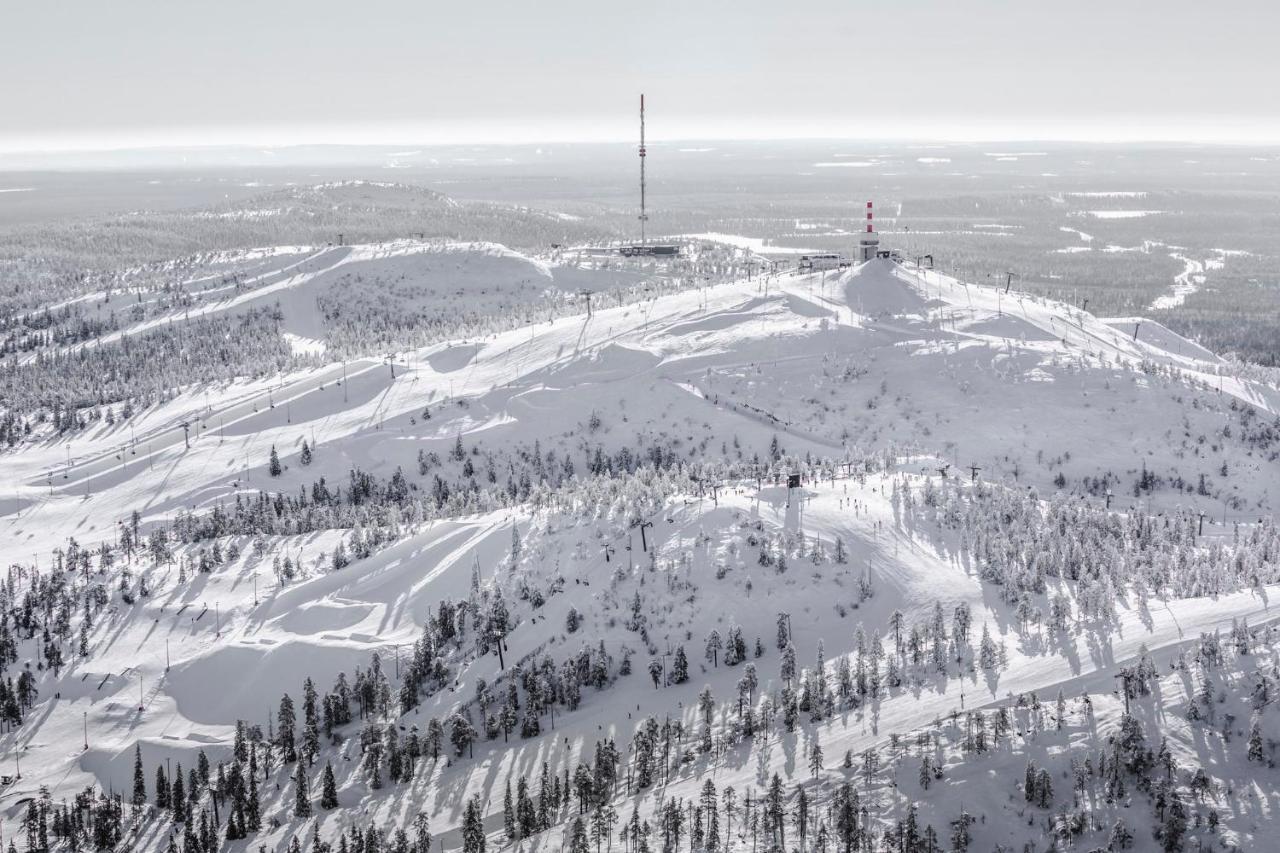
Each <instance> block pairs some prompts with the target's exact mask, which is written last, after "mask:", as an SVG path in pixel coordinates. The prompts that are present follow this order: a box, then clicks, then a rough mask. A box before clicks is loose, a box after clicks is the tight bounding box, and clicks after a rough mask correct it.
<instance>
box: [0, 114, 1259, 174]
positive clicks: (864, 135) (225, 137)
mask: <svg viewBox="0 0 1280 853" xmlns="http://www.w3.org/2000/svg"><path fill="white" fill-rule="evenodd" d="M566 124H567V127H566ZM649 124H650V127H649V140H648V144H649V145H657V146H665V145H670V144H691V143H704V144H705V143H743V142H793V143H800V142H815V143H820V142H827V143H834V142H853V143H870V144H931V145H975V144H984V143H1000V142H1003V143H1033V144H1038V145H1055V144H1057V145H1063V144H1096V145H1126V144H1127V145H1202V146H1205V145H1208V146H1223V147H1240V146H1249V145H1255V146H1260V147H1273V146H1280V120H1277V121H1268V120H1263V121H1257V120H1250V119H1246V118H1242V117H1236V116H1216V117H1208V116H1200V117H1197V118H1196V119H1194V120H1190V119H1182V120H1179V119H1176V118H1168V117H1155V116H1152V117H1149V118H1148V119H1146V120H1139V119H1134V120H1131V121H1125V122H1108V121H1096V120H1095V121H1089V120H1081V121H1074V122H1071V121H1054V120H1051V119H1046V120H1036V119H1030V120H1026V121H1022V122H1002V121H983V120H977V121H974V120H970V121H963V120H959V121H955V122H936V123H930V124H924V123H916V122H909V121H908V122H902V121H893V120H876V119H867V120H866V121H865V122H864V121H859V122H857V123H852V122H849V121H848V120H840V121H836V122H813V121H811V120H789V119H778V120H776V121H774V122H772V123H771V125H772V127H771V129H769V130H768V131H764V132H762V131H760V130H757V129H756V128H754V127H753V128H751V129H744V128H743V127H742V126H741V125H739V124H737V123H735V122H720V121H714V120H713V121H709V122H706V121H703V122H693V123H690V122H682V121H680V120H678V119H677V120H676V121H674V122H671V123H670V124H668V127H670V125H671V124H674V125H676V128H674V129H673V130H667V129H664V128H663V127H662V125H661V124H660V123H659V122H656V121H654V120H653V119H650V123H649ZM1190 128H1195V130H1189V129H1190ZM7 136H8V138H7V139H6V137H5V135H0V167H2V166H3V159H4V158H7V157H23V158H28V159H31V158H39V157H46V156H47V157H67V156H70V155H120V154H130V153H133V154H147V153H164V152H170V153H172V152H214V151H244V150H256V151H284V150H291V149H293V150H297V149H306V148H366V149H373V148H428V149H434V148H449V147H458V146H476V147H522V146H533V147H537V146H545V145H631V144H636V143H637V142H638V127H637V128H635V131H634V132H633V130H632V128H631V126H630V124H629V123H623V122H619V121H618V120H617V119H616V118H612V117H611V120H610V121H608V122H605V123H598V122H590V123H585V124H584V123H582V122H579V121H569V122H567V123H552V124H548V123H546V122H545V121H538V122H533V121H525V120H522V119H511V120H506V121H502V122H497V121H491V122H481V123H471V124H467V125H442V126H435V127H430V126H424V125H417V126H411V125H410V126H406V125H396V124H386V123H381V124H380V123H376V122H371V123H369V124H368V125H365V126H362V127H341V128H339V127H327V126H322V125H310V126H308V125H300V126H298V127H266V126H263V127H252V128H251V127H233V126H226V127H190V128H169V129H163V130H161V129H147V130H142V131H134V132H129V131H123V132H111V131H107V132H104V133H97V134H90V133H74V132H73V133H49V134H40V133H39V132H36V133H10V134H8V135H7ZM420 153H421V152H419V151H406V152H404V154H403V155H402V156H406V157H408V156H414V155H417V154H420Z"/></svg>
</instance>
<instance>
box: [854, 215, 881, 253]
mask: <svg viewBox="0 0 1280 853" xmlns="http://www.w3.org/2000/svg"><path fill="white" fill-rule="evenodd" d="M872 212H873V211H872V207H871V202H867V231H866V233H865V234H863V235H862V239H860V240H859V241H858V260H860V261H871V260H875V257H876V253H877V252H879V251H880V237H879V236H878V235H877V234H876V230H875V228H873V227H872V225H873V220H872Z"/></svg>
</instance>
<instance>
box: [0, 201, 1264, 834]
mask: <svg viewBox="0 0 1280 853" xmlns="http://www.w3.org/2000/svg"><path fill="white" fill-rule="evenodd" d="M934 213H935V214H936V215H937V216H943V215H945V214H946V213H947V211H945V210H938V211H934ZM339 229H341V230H339ZM14 233H15V234H17V236H14V235H13V234H11V235H9V237H7V238H6V242H5V243H4V244H3V246H0V251H2V252H3V256H2V260H0V281H3V288H4V289H3V303H0V353H2V355H0V445H2V447H3V449H0V471H3V473H4V478H3V484H2V487H0V513H2V515H0V531H2V532H3V535H2V536H0V559H2V560H3V565H4V566H5V567H6V570H5V572H4V574H3V576H2V577H0V665H2V666H3V669H4V672H3V678H0V765H2V766H0V773H3V774H4V775H3V778H2V779H0V782H2V783H3V785H2V786H0V813H2V814H3V816H4V817H5V818H6V819H5V820H4V822H3V825H0V845H3V846H4V847H5V848H6V849H8V850H10V851H11V853H26V851H64V850H66V851H72V850H85V849H98V850H109V849H110V850H116V849H119V850H123V849H130V850H138V851H157V853H169V851H172V853H214V851H223V850H229V851H249V853H253V851H263V850H267V851H289V853H302V851H306V853H410V851H412V853H430V851H439V853H446V851H455V850H462V851H464V853H487V851H493V850H499V849H511V850H519V851H556V850H559V851H563V850H566V849H567V850H569V851H571V853H590V851H593V850H594V851H595V853H602V851H605V850H614V849H621V850H623V851H626V853H659V851H661V853H676V851H682V850H686V849H687V850H688V851H690V853H734V852H735V851H748V850H750V851H753V853H754V852H755V851H789V850H803V851H816V853H855V851H857V853H861V852H862V851H866V853H871V851H896V853H901V852H902V851H912V853H916V851H919V852H920V853H932V851H944V850H945V851H968V850H973V851H989V850H991V851H1010V852H1011V853H1012V851H1048V850H1067V849H1079V850H1130V849H1131V850H1165V851H1174V850H1193V849H1225V850H1230V849H1237V850H1260V849H1268V845H1269V843H1270V842H1269V839H1270V836H1271V834H1272V833H1274V831H1275V829H1276V827H1277V816H1278V815H1280V812H1278V811H1277V809H1280V802H1278V801H1277V795H1276V793H1275V792H1276V791H1277V790H1280V784H1278V783H1280V770H1278V769H1277V768H1276V767H1275V763H1276V754H1275V753H1276V744H1277V743H1280V718H1278V717H1277V716H1276V712H1275V711H1273V710H1272V709H1271V704H1272V703H1271V696H1272V692H1273V691H1275V690H1277V689H1280V686H1278V685H1277V679H1280V633H1277V629H1278V628H1280V625H1277V622H1276V612H1275V611H1274V610H1272V606H1273V603H1274V599H1275V596H1276V594H1277V592H1280V525H1278V524H1277V516H1276V513H1277V502H1278V501H1280V494H1278V493H1277V488H1278V487H1280V378H1278V377H1277V374H1276V371H1275V369H1274V368H1273V367H1268V366H1265V365H1263V364H1260V363H1258V362H1257V361H1250V360H1247V359H1244V358H1241V357H1239V356H1232V357H1226V356H1223V355H1219V354H1217V353H1215V352H1214V351H1213V350H1212V349H1211V348H1210V347H1207V346H1205V345H1204V343H1206V342H1196V341H1193V340H1192V339H1190V338H1188V337H1183V336H1182V335H1180V334H1178V333H1177V332H1176V331H1174V330H1173V328H1172V327H1173V326H1174V325H1177V324H1169V325H1166V324H1165V323H1164V322H1162V321H1161V320H1160V319H1158V318H1157V316H1155V315H1158V314H1159V313H1160V312H1159V311H1147V310H1145V308H1146V306H1147V305H1149V303H1150V298H1147V297H1149V296H1150V294H1144V295H1143V300H1139V299H1137V297H1136V296H1133V295H1132V294H1130V295H1129V296H1126V297H1124V298H1120V297H1116V298H1114V299H1112V298H1109V297H1102V296H1092V295H1091V296H1089V299H1090V300H1094V299H1096V302H1092V305H1093V306H1095V307H1096V310H1097V313H1095V312H1094V311H1090V310H1087V309H1086V307H1085V305H1084V303H1083V300H1080V301H1075V300H1072V301H1061V299H1060V298H1055V297H1062V298H1065V297H1067V296H1068V294H1067V293H1065V292H1063V293H1051V292H1048V291H1046V290H1045V288H1044V287H1033V286H1026V287H1024V286H1023V285H1022V283H1021V282H1019V281H1018V279H1016V278H1013V279H1003V280H999V281H998V283H997V282H992V281H989V280H987V278H986V277H985V276H982V277H979V276H977V275H971V276H966V275H965V274H964V273H963V269H964V268H965V263H966V262H965V259H964V258H963V257H960V256H958V255H957V256H953V257H951V258H950V259H947V260H948V261H949V262H948V263H943V261H944V258H943V256H942V255H941V253H939V257H938V258H937V259H935V258H932V257H931V258H930V259H929V261H930V262H929V263H928V264H926V263H923V261H917V260H916V259H915V258H914V257H908V258H904V260H902V261H901V262H898V261H895V260H890V259H888V258H881V259H876V260H872V261H869V262H866V263H863V264H859V265H855V266H852V267H851V268H849V269H842V270H832V271H828V272H814V273H797V272H795V271H794V264H793V263H792V262H789V261H788V262H786V263H782V262H780V261H779V258H778V257H777V256H772V257H771V256H769V255H768V253H767V252H766V251H764V249H763V248H761V247H756V246H754V245H752V244H751V243H750V242H749V241H748V242H745V243H744V241H743V240H740V239H739V240H734V239H729V238H727V237H726V235H715V234H698V235H696V236H685V237H680V238H673V239H677V241H678V243H679V245H680V246H681V256H680V257H679V258H677V259H674V260H666V259H653V258H647V259H638V258H637V259H624V258H621V257H620V256H618V255H617V254H616V253H614V252H609V251H607V250H606V249H604V248H602V246H603V244H606V243H608V242H610V241H612V240H615V239H616V238H617V236H618V232H617V230H616V229H615V227H614V224H613V223H612V222H610V221H609V220H608V219H607V218H601V219H600V220H593V219H591V218H589V217H587V218H583V217H579V216H576V215H572V216H571V215H557V214H554V213H548V212H543V211H539V210H534V209H529V208H524V207H519V206H514V205H507V204H498V203H493V202H483V203H479V202H476V203H472V202H466V203H463V202H458V201H456V200H454V199H451V198H449V197H447V196H444V195H440V194H438V193H433V192H429V191H425V190H421V189H417V188H414V187H410V186H407V185H400V184H386V185H378V184H369V183H362V182H350V183H340V184H326V185H322V186H314V187H291V188H288V189H282V190H279V191H273V192H270V193H267V194H265V195H262V196H260V197H258V198H257V199H256V200H255V201H254V202H253V203H252V204H248V205H246V204H245V203H243V202H235V203H230V202H229V203H227V204H226V205H219V206H215V207H213V208H209V209H205V210H201V211H198V212H193V211H187V212H183V213H172V214H169V213H147V214H145V215H139V216H137V217H135V220H134V221H133V224H132V226H131V227H129V228H127V229H120V230H117V231H110V230H107V229H101V228H94V227H89V226H86V225H83V224H69V225H64V226H59V227H47V226H46V227H41V228H35V227H32V228H30V229H25V230H20V231H19V232H14ZM339 234H341V238H339V237H338V235H339ZM249 235H251V236H252V237H253V241H249V240H247V239H246V238H247V236H249ZM731 236H732V235H729V237H731ZM916 239H921V240H923V239H924V238H923V237H919V238H916ZM886 242H887V241H886ZM253 246H256V248H252V247H253ZM904 248H905V247H904ZM1114 254H1116V256H1117V257H1116V263H1117V264H1123V263H1126V262H1127V261H1126V260H1125V259H1126V258H1128V255H1126V254H1125V253H1114ZM935 260H937V261H938V263H936V264H935V263H933V262H934V261H935ZM1097 260H1098V261H1099V262H1101V258H1098V259H1097ZM1237 260H1238V259H1237V258H1235V257H1234V256H1232V257H1227V256H1224V260H1223V263H1225V264H1227V265H1231V264H1234V263H1236V262H1237ZM1108 263H1110V259H1108ZM1175 266H1176V265H1175ZM933 267H937V268H933ZM944 267H945V270H946V271H944V269H943V268H944ZM1178 269H1181V267H1177V268H1176V269H1173V270H1172V272H1171V273H1170V277H1171V278H1172V277H1174V276H1175V275H1177V274H1178ZM1080 292H1086V293H1089V294H1092V293H1093V292H1094V291H1092V290H1086V291H1080ZM1071 295H1072V296H1075V295H1078V292H1076V291H1073V293H1072V294H1071ZM1144 300H1145V301H1144ZM1161 310H1164V309H1161ZM1109 315H1115V316H1109ZM1184 321H1185V322H1184V323H1183V326H1182V327H1183V328H1184V330H1185V326H1186V323H1189V322H1192V320H1191V319H1187V318H1185V317H1184ZM1206 322H1208V321H1206ZM1242 349H1247V348H1242Z"/></svg>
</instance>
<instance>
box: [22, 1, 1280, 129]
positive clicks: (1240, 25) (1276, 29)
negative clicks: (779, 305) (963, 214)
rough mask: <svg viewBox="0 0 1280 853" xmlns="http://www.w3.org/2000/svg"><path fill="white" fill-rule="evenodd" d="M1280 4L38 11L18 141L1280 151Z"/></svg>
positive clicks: (240, 6) (516, 4)
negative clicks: (788, 142) (639, 136)
mask: <svg viewBox="0 0 1280 853" xmlns="http://www.w3.org/2000/svg"><path fill="white" fill-rule="evenodd" d="M1277 34H1280V3H1277V2H1261V0H1259V1H1258V2H1254V1H1253V0H1242V2H1231V0H1225V1H1224V0H1216V1H1215V2H1207V0H1194V2H1193V0H1161V2H1154V0H1153V2H1144V0H1106V2H1103V0H1073V1H1072V2H1043V0H1009V2H996V0H880V2H876V3H871V2H865V0H790V2H782V1H781V0H767V2H766V1H765V0H732V2H727V1H726V2H721V0H684V2H668V1H667V0H644V2H620V0H543V2H531V1H530V0H513V1H512V2H508V0H496V1H495V0H489V2H484V0H449V1H448V2H439V1H438V0H344V2H335V0H218V2H213V0H204V2H196V0H109V1H108V0H38V1H37V2H11V3H7V4H5V8H4V11H3V14H2V17H0V151H4V150H9V151H13V150H39V149H49V148H102V147H132V146H152V145H190V144H254V145H271V144H290V143H304V142H355V143H374V142H386V143H393V144H400V143H414V144H429V143H432V142H459V141H477V142H485V141H494V142H496V141H543V140H574V139H581V140H602V139H630V138H631V137H632V136H633V135H634V133H635V115H634V113H635V109H636V104H635V101H636V95H637V93H639V92H641V91H644V92H646V93H647V94H648V98H649V103H650V107H651V115H650V127H651V132H652V134H653V135H654V137H655V138H660V139H661V138H666V139H674V138H685V139H688V138H697V137H703V138H706V137H719V138H733V137H741V138H788V137H791V138H794V137H862V138H903V137H916V138H919V137H929V138H941V139H972V138H987V139H994V138H1006V139H1010V138H1020V139H1031V138H1039V139H1046V138H1052V139H1091V138H1093V139H1190V140H1240V141H1259V140H1266V141H1280V96H1278V95H1277V93H1276V91H1275V90H1276V86H1277V83H1278V82H1280V59H1278V56H1280V50H1278V49H1277V45H1276V43H1275V39H1276V37H1277Z"/></svg>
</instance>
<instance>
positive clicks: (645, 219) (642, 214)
mask: <svg viewBox="0 0 1280 853" xmlns="http://www.w3.org/2000/svg"><path fill="white" fill-rule="evenodd" d="M648 221H649V215H648V214H647V213H645V212H644V94H643V93H641V95H640V245H641V246H643V245H644V224H645V223H646V222H648Z"/></svg>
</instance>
